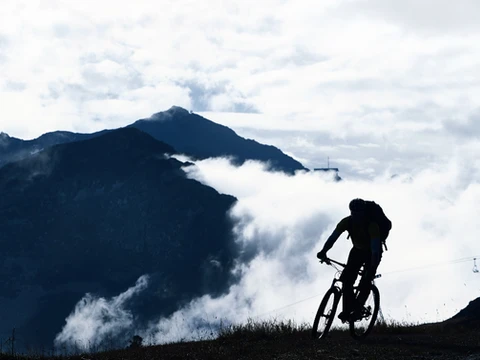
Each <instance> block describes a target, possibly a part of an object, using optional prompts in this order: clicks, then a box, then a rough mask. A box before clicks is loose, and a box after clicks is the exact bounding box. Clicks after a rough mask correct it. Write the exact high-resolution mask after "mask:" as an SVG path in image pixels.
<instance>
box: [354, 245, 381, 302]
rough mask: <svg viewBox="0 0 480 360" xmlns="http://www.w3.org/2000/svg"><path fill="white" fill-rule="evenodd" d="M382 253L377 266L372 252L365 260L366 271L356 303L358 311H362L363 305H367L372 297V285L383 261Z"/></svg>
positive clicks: (359, 285) (360, 283)
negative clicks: (369, 297)
mask: <svg viewBox="0 0 480 360" xmlns="http://www.w3.org/2000/svg"><path fill="white" fill-rule="evenodd" d="M382 252H383V251H380V256H379V258H378V262H377V263H376V264H372V257H371V253H370V252H369V253H368V255H367V257H366V259H365V270H366V271H365V272H364V273H363V275H362V278H361V279H360V282H359V284H358V290H359V294H358V297H357V303H356V306H357V309H361V308H362V307H363V305H365V302H366V301H367V299H368V295H370V285H371V283H372V280H373V279H374V277H375V274H376V273H377V268H378V265H379V264H380V261H381V259H382Z"/></svg>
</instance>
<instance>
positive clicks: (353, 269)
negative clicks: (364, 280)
mask: <svg viewBox="0 0 480 360" xmlns="http://www.w3.org/2000/svg"><path fill="white" fill-rule="evenodd" d="M363 253H364V251H362V250H360V249H357V248H352V250H350V254H349V255H348V261H347V264H346V266H345V269H343V272H342V275H341V276H340V280H341V281H342V283H343V287H342V288H343V315H348V314H349V313H350V312H351V311H352V310H353V302H354V296H353V284H354V283H355V280H356V279H357V275H358V271H359V270H360V268H361V267H362V265H363V263H364V261H365V256H364V255H363Z"/></svg>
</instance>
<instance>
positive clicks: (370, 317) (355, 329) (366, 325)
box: [312, 258, 381, 340]
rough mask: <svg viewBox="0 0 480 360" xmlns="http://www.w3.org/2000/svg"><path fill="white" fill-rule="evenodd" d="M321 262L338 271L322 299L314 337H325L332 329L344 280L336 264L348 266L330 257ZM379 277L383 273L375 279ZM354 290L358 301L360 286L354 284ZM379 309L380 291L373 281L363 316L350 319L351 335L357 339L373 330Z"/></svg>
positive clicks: (360, 272) (313, 331)
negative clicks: (340, 284) (341, 278)
mask: <svg viewBox="0 0 480 360" xmlns="http://www.w3.org/2000/svg"><path fill="white" fill-rule="evenodd" d="M321 262H325V263H326V264H327V265H331V266H333V267H334V268H335V269H336V270H337V273H336V274H335V276H334V278H333V281H332V286H331V287H330V289H328V291H327V292H326V293H325V296H324V297H323V299H322V301H321V302H320V306H319V307H318V311H317V315H316V316H315V320H314V321H313V328H312V337H313V338H314V339H323V338H325V337H326V336H327V334H328V331H329V330H330V327H331V326H332V323H333V320H334V318H335V313H336V311H337V307H338V303H339V302H340V298H341V297H342V293H343V291H342V287H341V286H339V283H341V282H342V281H341V280H340V274H341V271H340V269H338V268H337V267H336V266H335V264H336V265H339V266H341V267H343V268H345V266H346V265H345V264H342V263H340V262H338V261H335V260H332V259H328V258H327V259H325V260H323V261H321ZM364 271H365V269H364V268H362V269H360V271H359V275H360V276H361V275H363V272H364ZM379 277H381V275H375V277H374V279H378V278H379ZM353 291H354V295H355V296H354V299H355V301H356V300H357V297H358V293H359V289H358V286H354V287H353ZM379 309H380V292H379V291H378V288H377V287H376V286H375V284H374V283H373V281H372V284H371V288H370V294H369V295H368V298H367V301H366V302H365V305H364V306H363V308H362V310H361V318H360V319H357V320H353V319H350V320H349V321H348V323H349V329H350V335H351V336H352V337H353V338H355V339H357V340H361V339H363V338H365V337H366V336H367V335H368V334H369V333H370V332H371V331H372V329H373V326H374V325H375V321H376V320H377V316H378V311H379Z"/></svg>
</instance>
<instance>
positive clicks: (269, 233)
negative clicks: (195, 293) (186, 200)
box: [160, 142, 480, 324]
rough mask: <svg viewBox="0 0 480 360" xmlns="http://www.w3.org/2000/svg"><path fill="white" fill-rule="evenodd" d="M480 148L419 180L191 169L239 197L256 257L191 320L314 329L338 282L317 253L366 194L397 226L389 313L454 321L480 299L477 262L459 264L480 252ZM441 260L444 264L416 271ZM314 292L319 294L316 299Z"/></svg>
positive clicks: (214, 164)
mask: <svg viewBox="0 0 480 360" xmlns="http://www.w3.org/2000/svg"><path fill="white" fill-rule="evenodd" d="M478 147H479V143H478V142H476V143H470V144H469V145H468V146H465V147H460V148H458V149H457V150H458V151H457V153H456V155H455V156H454V157H452V158H451V159H450V161H448V162H446V163H442V164H440V163H437V164H432V166H431V167H429V168H426V169H424V170H423V171H420V172H418V173H416V174H413V175H412V177H411V178H410V177H408V176H397V177H395V178H393V179H392V178H390V177H389V176H383V177H376V178H375V179H374V180H368V181H366V180H344V181H342V182H339V183H337V182H334V181H332V180H331V179H329V178H328V177H325V174H320V173H312V172H310V173H303V172H301V173H297V175H296V176H290V177H289V176H285V175H282V174H279V173H268V172H265V171H264V170H262V167H261V166H260V164H256V163H249V164H245V165H244V166H242V167H240V168H235V167H233V166H232V165H230V164H229V163H228V161H227V160H205V161H202V162H200V163H197V166H195V167H190V168H187V171H188V173H189V174H190V176H192V177H194V178H196V179H199V180H201V181H203V182H205V183H207V184H209V185H211V186H213V187H215V188H217V189H218V190H219V191H221V192H226V193H230V194H233V195H235V196H236V197H237V198H238V199H239V202H238V204H237V205H236V207H235V208H234V209H233V210H232V217H233V218H235V219H236V220H237V224H238V225H237V227H236V234H237V243H238V244H239V245H240V247H241V248H242V249H243V250H244V251H245V252H246V255H247V256H245V258H244V259H243V260H244V261H243V262H241V264H240V265H239V267H238V269H237V271H239V272H240V273H241V280H240V282H239V283H238V284H237V285H235V286H233V287H232V288H231V289H230V292H229V293H228V294H227V295H226V296H225V297H223V298H219V299H210V298H209V297H204V298H202V299H199V300H196V301H195V302H193V303H192V304H191V305H190V306H189V307H187V308H185V309H182V310H181V311H180V312H181V313H182V316H183V318H184V319H188V318H189V317H190V314H202V316H203V317H204V319H205V318H209V319H217V320H216V321H220V319H223V321H224V322H227V323H228V322H229V321H233V322H243V321H246V319H247V318H248V317H255V318H257V319H262V318H265V317H264V316H263V314H266V316H267V317H268V316H275V317H280V318H282V317H286V318H293V319H295V320H297V321H299V322H302V321H306V322H311V320H312V319H313V316H314V313H315V311H316V306H318V303H319V301H320V299H321V296H320V295H322V294H323V292H325V291H326V289H327V288H328V286H329V282H330V281H331V278H332V276H333V275H334V271H330V270H329V269H328V267H325V266H324V267H322V266H321V265H319V264H318V262H317V260H316V258H315V254H316V252H317V251H319V250H320V249H321V247H322V245H323V242H324V241H325V239H326V238H327V237H328V235H329V234H330V233H331V231H332V230H333V228H334V226H335V224H336V223H337V222H338V221H339V220H340V219H341V218H342V217H344V216H346V215H348V202H349V200H350V199H351V198H353V197H357V196H360V197H364V198H367V199H373V200H375V201H377V202H379V203H380V204H381V205H382V206H383V208H384V210H385V211H386V213H387V214H388V216H389V217H390V218H391V219H392V221H393V224H394V226H393V229H392V233H391V236H390V238H389V240H388V246H389V251H388V252H385V253H384V259H383V262H382V264H381V266H380V270H379V271H380V272H381V273H384V276H383V278H381V279H380V280H378V281H377V285H378V286H379V288H380V291H381V294H382V309H383V313H384V314H385V315H386V316H387V317H388V318H394V319H396V320H407V321H419V322H428V321H437V320H443V319H445V318H447V317H449V316H452V315H454V314H455V313H456V311H458V310H459V309H461V308H462V307H464V306H465V305H466V304H467V303H468V301H470V300H472V299H473V298H475V297H478V296H480V292H479V290H480V289H479V288H478V286H477V285H476V283H477V281H476V280H478V279H477V278H476V277H475V276H477V277H478V275H476V274H473V273H472V272H471V268H472V266H473V263H472V262H471V261H469V262H467V263H460V264H457V265H454V264H451V263H450V262H451V261H452V260H456V259H459V258H465V257H469V256H473V255H478V254H479V251H480V249H478V247H476V244H477V241H476V238H475V235H474V234H475V233H476V232H477V230H476V229H475V228H476V223H475V222H474V221H473V222H472V221H471V217H470V215H468V214H472V213H476V212H477V211H478V206H477V201H478V200H479V199H480V184H479V183H478V181H477V180H476V179H478V174H479V171H480V163H479V162H478V161H476V160H474V159H473V158H471V157H470V156H469V155H467V154H473V153H474V152H475V150H474V149H477V148H478ZM348 250H349V241H346V236H345V235H344V236H343V237H342V238H340V239H339V240H338V242H337V243H336V244H335V247H334V248H333V249H332V250H331V256H332V257H334V258H336V259H339V260H344V261H345V260H346V257H347V253H348ZM437 263H440V266H437V267H428V266H427V268H426V269H423V270H414V271H412V269H414V268H417V267H422V266H425V265H431V264H437ZM399 270H401V271H399ZM403 270H409V271H403ZM432 294H435V296H434V297H432ZM312 295H319V297H316V298H314V299H310V298H311V297H312ZM306 299H308V300H306ZM302 300H306V301H303V302H302ZM298 301H300V302H301V303H300V304H297V305H292V306H287V307H285V306H286V305H291V304H295V303H297V302H298ZM225 302H226V303H228V305H225ZM220 304H221V305H220ZM228 309H233V310H230V311H229V310H228ZM276 309H281V310H280V311H275V310H276ZM180 312H179V313H180ZM259 315H262V316H259ZM171 320H172V319H170V320H169V321H171ZM160 323H161V324H164V323H163V322H160Z"/></svg>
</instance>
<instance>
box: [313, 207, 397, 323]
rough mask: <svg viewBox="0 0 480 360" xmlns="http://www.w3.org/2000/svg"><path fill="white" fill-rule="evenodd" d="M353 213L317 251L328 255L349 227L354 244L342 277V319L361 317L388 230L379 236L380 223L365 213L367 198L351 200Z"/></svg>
mask: <svg viewBox="0 0 480 360" xmlns="http://www.w3.org/2000/svg"><path fill="white" fill-rule="evenodd" d="M349 208H350V214H351V215H350V216H347V217H346V218H344V219H342V220H341V221H340V222H339V223H338V225H337V227H336V228H335V230H334V231H333V233H332V234H331V235H330V236H329V238H328V239H327V241H326V242H325V245H324V246H323V249H322V251H320V252H319V253H317V257H318V258H319V259H321V260H324V259H326V257H327V251H328V250H330V249H331V247H332V246H333V244H335V242H336V241H337V239H338V238H339V237H340V235H341V234H342V233H343V232H344V231H348V233H349V237H350V238H351V240H352V243H353V248H352V250H351V251H350V254H349V256H348V261H347V264H346V267H345V269H344V270H343V272H342V274H341V276H340V280H341V281H342V282H343V311H342V312H341V313H340V314H339V315H338V318H339V319H340V320H342V322H346V321H349V320H354V321H355V320H357V319H360V318H361V317H362V315H361V310H362V308H363V305H364V304H365V301H366V300H367V298H368V295H369V293H370V284H371V282H372V280H373V278H374V277H375V274H376V271H377V267H378V265H379V264H380V260H381V259H382V252H383V250H382V242H383V241H385V239H386V238H387V236H388V233H387V234H386V235H384V236H383V238H382V237H381V236H380V228H379V226H378V224H377V223H376V222H375V221H373V220H372V219H369V218H368V216H367V214H366V211H365V210H366V201H365V200H363V199H359V198H357V199H353V200H352V201H350V204H349ZM362 265H365V272H364V273H363V275H362V278H361V280H360V283H359V291H360V292H359V295H358V298H357V301H356V304H355V305H354V303H355V300H354V294H353V285H354V283H355V281H356V279H357V276H358V272H359V270H360V268H361V267H362Z"/></svg>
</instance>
